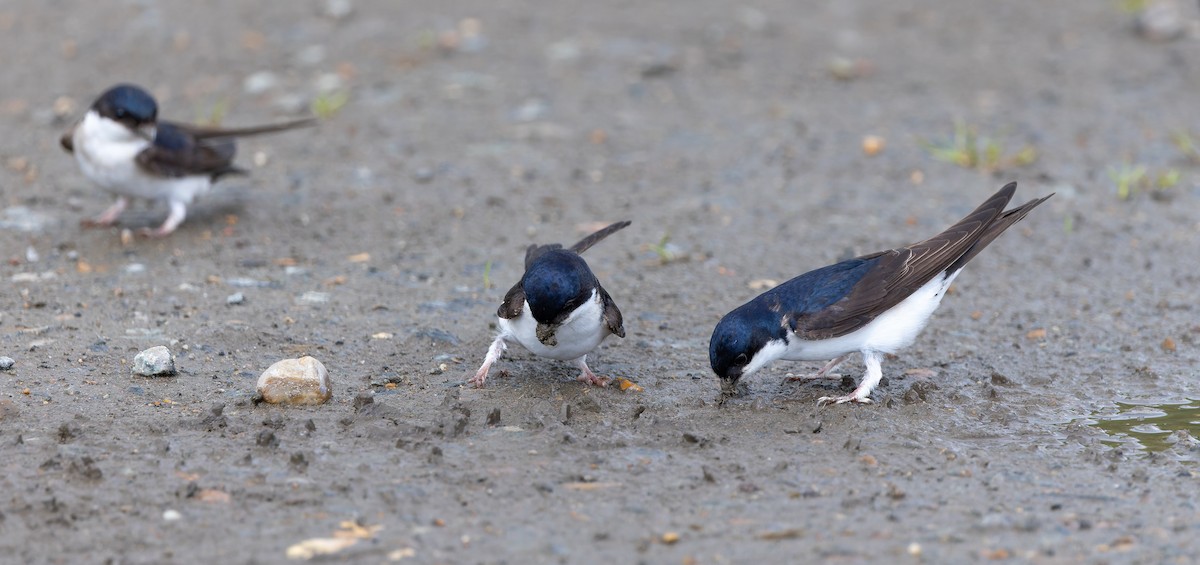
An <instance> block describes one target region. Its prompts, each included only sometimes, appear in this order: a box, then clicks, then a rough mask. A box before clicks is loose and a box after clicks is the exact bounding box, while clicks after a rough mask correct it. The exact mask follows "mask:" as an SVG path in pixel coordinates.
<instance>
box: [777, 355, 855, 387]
mask: <svg viewBox="0 0 1200 565" xmlns="http://www.w3.org/2000/svg"><path fill="white" fill-rule="evenodd" d="M851 355H853V354H852V353H847V354H845V355H842V356H841V357H837V358H835V359H834V360H832V361H830V362H828V363H826V364H825V366H824V367H821V370H820V371H817V372H816V374H813V375H805V376H802V377H788V378H786V379H784V382H789V383H794V382H797V381H801V382H803V381H815V380H818V379H825V378H839V379H840V378H841V376H838V375H830V374H828V373H829V371H831V370H833V368H834V367H837V366H838V365H841V364H842V362H844V361H845V360H847V359H849V358H850V356H851Z"/></svg>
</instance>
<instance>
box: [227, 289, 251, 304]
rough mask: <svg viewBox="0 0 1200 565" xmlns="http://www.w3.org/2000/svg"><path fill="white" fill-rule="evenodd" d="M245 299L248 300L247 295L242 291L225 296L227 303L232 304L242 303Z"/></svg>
mask: <svg viewBox="0 0 1200 565" xmlns="http://www.w3.org/2000/svg"><path fill="white" fill-rule="evenodd" d="M245 301H246V296H245V295H243V294H242V293H240V292H235V293H233V294H230V295H229V296H227V297H225V303H226V304H229V305H230V306H232V305H235V304H241V303H243V302H245Z"/></svg>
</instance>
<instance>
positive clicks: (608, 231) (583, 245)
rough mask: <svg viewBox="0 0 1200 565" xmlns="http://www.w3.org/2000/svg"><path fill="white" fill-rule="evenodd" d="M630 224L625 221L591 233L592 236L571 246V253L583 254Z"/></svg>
mask: <svg viewBox="0 0 1200 565" xmlns="http://www.w3.org/2000/svg"><path fill="white" fill-rule="evenodd" d="M630 223H632V222H630V221H629V220H625V221H624V222H617V223H615V224H612V225H610V226H608V227H605V228H601V229H600V230H598V231H596V233H593V234H592V235H589V236H587V237H585V238H583V239H581V240H579V242H578V243H576V244H575V245H572V246H571V251H574V252H576V253H583V252H584V251H587V250H588V248H589V247H591V246H593V245H596V244H597V243H600V241H602V240H603V239H604V238H606V237H608V236H610V235H612V234H613V233H616V232H617V231H620V230H622V229H625V228H626V227H627V226H629V224H630Z"/></svg>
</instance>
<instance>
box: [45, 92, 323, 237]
mask: <svg viewBox="0 0 1200 565" xmlns="http://www.w3.org/2000/svg"><path fill="white" fill-rule="evenodd" d="M313 123H315V121H314V120H312V119H302V120H294V121H290V122H284V123H279V124H271V125H265V126H255V127H248V128H238V129H220V128H209V127H201V126H193V125H187V124H180V123H174V122H168V121H165V120H159V119H158V103H157V102H155V100H154V97H153V96H151V95H150V93H149V92H146V91H145V90H144V89H142V88H141V87H138V86H135V85H132V84H118V85H116V86H114V87H112V88H110V89H108V90H106V91H105V92H104V93H103V94H101V95H100V97H99V98H97V99H96V101H95V102H94V103H92V106H91V108H89V109H88V111H87V113H86V114H85V115H84V116H83V118H82V119H81V120H79V121H78V122H76V123H75V125H73V126H72V127H71V129H70V130H69V131H67V133H65V134H64V135H63V136H62V139H61V143H62V146H63V148H64V149H66V150H67V151H68V152H71V153H73V154H74V155H75V161H76V162H78V163H79V168H80V169H81V170H82V171H83V174H84V175H85V176H87V177H88V178H89V179H91V180H92V182H94V183H96V184H97V185H99V186H100V188H102V189H104V190H105V191H107V192H109V193H112V194H114V195H115V196H116V197H117V200H116V202H114V203H113V205H112V206H110V207H109V208H108V209H107V210H105V211H104V212H102V213H100V215H98V216H95V217H93V218H90V219H87V220H84V221H83V222H82V223H83V225H84V226H85V227H103V226H111V225H112V224H113V223H115V222H116V221H117V218H118V217H119V216H120V215H121V212H123V211H124V210H125V208H126V206H128V205H129V199H130V198H144V199H147V200H154V201H159V202H165V203H166V204H167V207H168V208H169V210H170V211H169V212H168V215H167V218H166V220H164V221H163V223H162V224H161V225H160V226H158V227H157V228H154V229H148V228H147V229H144V230H141V233H142V235H148V236H156V237H162V236H166V235H169V234H170V233H171V232H173V231H175V228H177V227H179V224H180V223H182V222H183V220H184V218H186V217H187V208H188V206H189V205H191V204H192V202H193V201H194V200H195V199H196V198H197V197H199V196H201V195H203V194H206V193H207V192H208V191H209V189H211V188H212V185H213V183H214V182H216V180H217V179H219V178H221V177H223V176H225V175H231V174H245V173H246V171H245V170H244V169H240V168H238V167H235V166H234V165H233V157H234V154H235V152H236V146H235V143H234V138H236V137H241V136H247V135H258V134H263V133H272V132H278V131H284V130H288V129H292V128H296V127H301V126H308V125H312V124H313Z"/></svg>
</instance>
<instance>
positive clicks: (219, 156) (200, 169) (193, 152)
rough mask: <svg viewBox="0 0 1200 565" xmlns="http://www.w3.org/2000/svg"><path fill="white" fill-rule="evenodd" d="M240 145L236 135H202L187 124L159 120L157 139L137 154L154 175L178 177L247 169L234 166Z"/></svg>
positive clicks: (139, 163)
mask: <svg viewBox="0 0 1200 565" xmlns="http://www.w3.org/2000/svg"><path fill="white" fill-rule="evenodd" d="M236 151H237V147H236V145H235V144H234V141H233V138H232V137H220V138H198V137H196V136H194V135H192V133H191V131H190V130H189V128H188V127H187V126H181V125H178V124H173V123H170V122H161V121H160V122H158V125H157V128H156V133H155V135H154V143H152V144H151V145H150V147H147V148H145V149H143V150H142V152H141V153H138V155H137V163H138V166H140V167H141V169H142V170H143V171H145V172H147V173H149V174H151V175H154V176H158V177H165V178H178V177H185V176H191V175H211V176H212V177H213V178H214V179H215V178H217V177H220V176H221V175H226V174H231V173H238V172H243V171H242V170H241V169H238V168H237V167H234V166H233V155H234V153H236Z"/></svg>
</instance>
